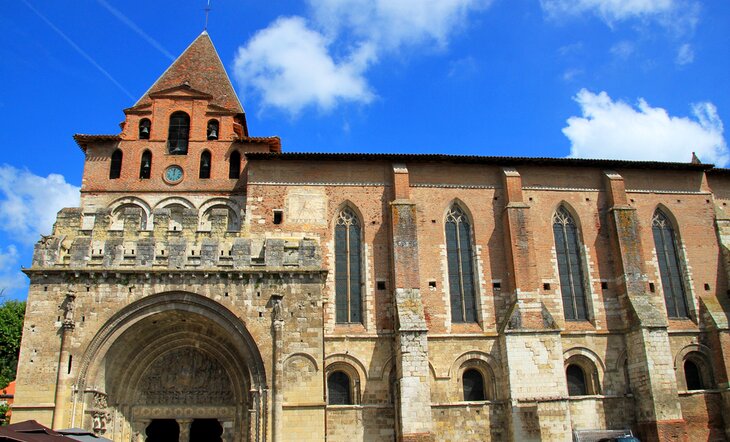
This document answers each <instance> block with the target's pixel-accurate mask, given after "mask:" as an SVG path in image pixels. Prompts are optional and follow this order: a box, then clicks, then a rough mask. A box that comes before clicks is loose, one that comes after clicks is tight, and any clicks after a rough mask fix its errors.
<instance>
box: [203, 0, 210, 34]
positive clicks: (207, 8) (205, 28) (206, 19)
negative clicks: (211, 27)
mask: <svg viewBox="0 0 730 442" xmlns="http://www.w3.org/2000/svg"><path fill="white" fill-rule="evenodd" d="M210 10H211V7H210V0H208V6H206V7H205V27H204V28H203V30H204V31H207V30H208V15H209V14H210Z"/></svg>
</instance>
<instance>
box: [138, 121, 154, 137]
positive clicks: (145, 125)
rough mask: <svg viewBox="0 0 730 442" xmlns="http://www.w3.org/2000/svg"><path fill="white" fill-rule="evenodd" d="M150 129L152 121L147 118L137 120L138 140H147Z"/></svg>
mask: <svg viewBox="0 0 730 442" xmlns="http://www.w3.org/2000/svg"><path fill="white" fill-rule="evenodd" d="M151 129H152V122H151V121H150V120H149V118H142V119H141V120H140V121H139V139H140V140H149V139H150V130H151Z"/></svg>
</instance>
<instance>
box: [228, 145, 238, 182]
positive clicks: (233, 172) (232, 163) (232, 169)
mask: <svg viewBox="0 0 730 442" xmlns="http://www.w3.org/2000/svg"><path fill="white" fill-rule="evenodd" d="M228 162H229V164H228V178H230V179H238V178H239V177H240V176H241V154H240V153H239V152H238V151H237V150H234V151H233V152H231V157H230V158H229V159H228Z"/></svg>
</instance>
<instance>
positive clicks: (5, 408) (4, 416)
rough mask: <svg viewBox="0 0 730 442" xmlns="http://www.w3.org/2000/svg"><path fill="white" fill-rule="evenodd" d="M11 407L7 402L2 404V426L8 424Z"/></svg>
mask: <svg viewBox="0 0 730 442" xmlns="http://www.w3.org/2000/svg"><path fill="white" fill-rule="evenodd" d="M9 409H10V406H8V405H7V404H2V405H0V426H3V425H7V424H8V417H7V414H8V410H9Z"/></svg>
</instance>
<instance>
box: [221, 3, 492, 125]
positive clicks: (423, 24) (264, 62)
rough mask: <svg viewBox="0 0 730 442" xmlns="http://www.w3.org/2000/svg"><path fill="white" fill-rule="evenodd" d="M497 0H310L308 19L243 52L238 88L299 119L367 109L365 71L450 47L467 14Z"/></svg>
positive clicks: (288, 21)
mask: <svg viewBox="0 0 730 442" xmlns="http://www.w3.org/2000/svg"><path fill="white" fill-rule="evenodd" d="M491 2H492V0H448V1H444V0H308V3H309V7H310V8H309V9H310V12H311V20H309V21H308V20H306V19H305V18H303V17H280V18H278V19H277V20H275V21H274V22H273V23H271V24H270V25H269V26H268V27H267V28H266V29H263V30H261V31H259V32H257V33H256V34H255V35H254V36H253V37H252V38H251V39H250V40H249V41H248V42H247V43H246V44H245V45H244V46H241V47H240V48H239V49H238V52H237V54H236V57H235V61H234V65H235V67H234V72H235V77H236V79H237V80H238V83H239V85H240V86H241V87H242V88H243V89H244V90H248V91H254V92H255V93H257V94H259V95H260V96H261V97H262V100H263V104H264V105H266V106H271V107H277V108H281V109H284V110H286V111H288V112H290V113H291V114H297V113H298V112H300V111H301V110H302V109H303V108H305V107H307V106H310V105H313V106H316V107H318V108H319V109H322V110H329V109H331V108H333V107H334V106H336V105H338V104H340V103H342V102H357V103H369V102H370V101H371V100H372V99H373V97H374V95H375V94H374V92H373V91H372V88H371V86H370V85H369V84H368V81H367V77H366V74H367V71H368V69H369V68H370V67H372V66H373V65H374V64H375V63H377V62H379V61H381V60H382V59H383V58H384V57H385V56H388V55H394V53H395V52H397V51H402V50H405V49H407V48H408V49H412V48H414V47H416V46H425V45H435V46H436V47H438V48H442V49H443V48H445V47H446V46H447V45H448V41H449V38H450V37H451V36H452V34H454V33H455V32H456V31H458V30H462V29H464V27H465V26H466V22H467V18H468V15H469V13H471V12H473V11H477V10H481V9H483V8H486V7H488V6H489V5H490V4H491Z"/></svg>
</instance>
